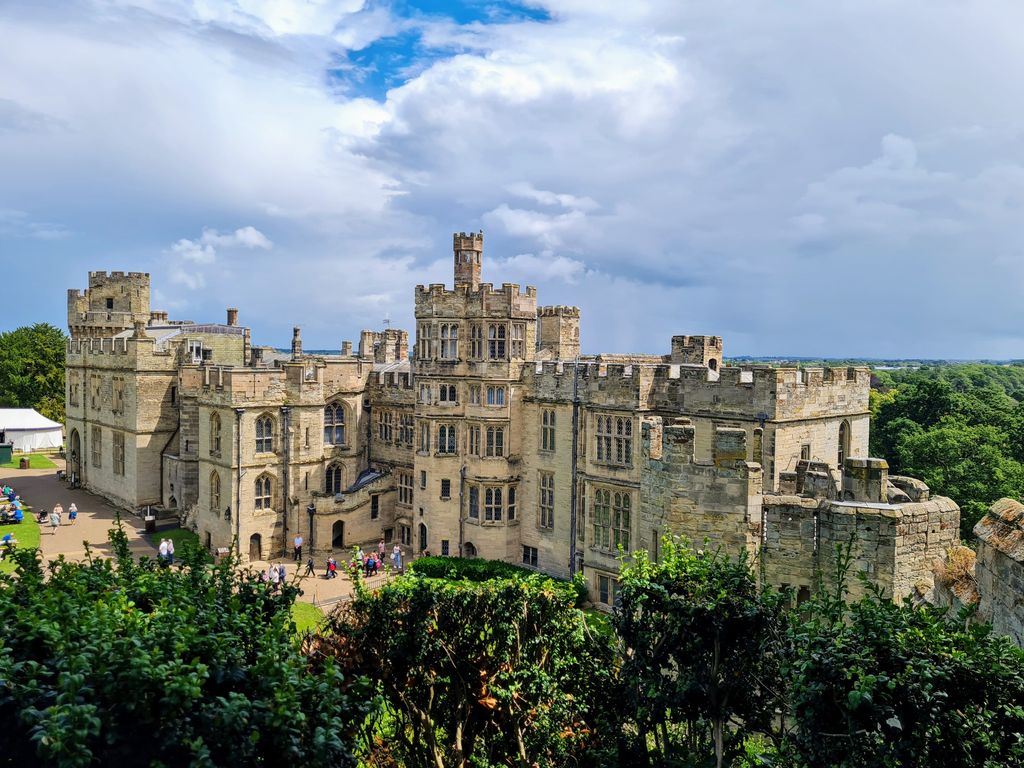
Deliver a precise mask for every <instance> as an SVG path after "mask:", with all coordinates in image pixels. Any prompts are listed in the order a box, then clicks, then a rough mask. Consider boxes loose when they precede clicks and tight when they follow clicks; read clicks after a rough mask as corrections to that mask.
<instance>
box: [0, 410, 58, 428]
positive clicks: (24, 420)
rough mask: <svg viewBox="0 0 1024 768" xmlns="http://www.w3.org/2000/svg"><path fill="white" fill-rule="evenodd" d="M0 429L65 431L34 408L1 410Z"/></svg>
mask: <svg viewBox="0 0 1024 768" xmlns="http://www.w3.org/2000/svg"><path fill="white" fill-rule="evenodd" d="M0 429H22V430H25V429H63V426H62V425H60V424H58V423H57V422H56V421H50V420H49V419H48V418H46V417H45V416H43V414H41V413H39V412H38V411H36V410H33V409H32V408H0Z"/></svg>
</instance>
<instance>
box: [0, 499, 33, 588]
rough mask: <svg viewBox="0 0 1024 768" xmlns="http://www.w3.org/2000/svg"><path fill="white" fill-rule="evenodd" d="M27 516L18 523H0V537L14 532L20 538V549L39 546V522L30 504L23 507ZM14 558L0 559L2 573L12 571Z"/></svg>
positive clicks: (0, 571) (15, 536)
mask: <svg viewBox="0 0 1024 768" xmlns="http://www.w3.org/2000/svg"><path fill="white" fill-rule="evenodd" d="M23 511H24V513H25V518H24V519H23V520H22V521H21V522H20V523H18V524H17V525H0V537H3V536H6V535H7V534H8V533H10V534H12V535H13V536H14V538H16V539H17V540H18V548H19V549H33V548H35V547H38V546H39V523H37V522H36V517H35V515H34V514H33V513H32V509H31V508H30V507H28V506H25V507H23ZM13 570H14V561H13V560H0V573H11V572H12V571H13Z"/></svg>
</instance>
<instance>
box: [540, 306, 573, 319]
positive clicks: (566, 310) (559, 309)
mask: <svg viewBox="0 0 1024 768" xmlns="http://www.w3.org/2000/svg"><path fill="white" fill-rule="evenodd" d="M579 316H580V308H579V307H572V306H567V305H561V304H560V305H557V306H548V307H537V317H576V318H578V317H579Z"/></svg>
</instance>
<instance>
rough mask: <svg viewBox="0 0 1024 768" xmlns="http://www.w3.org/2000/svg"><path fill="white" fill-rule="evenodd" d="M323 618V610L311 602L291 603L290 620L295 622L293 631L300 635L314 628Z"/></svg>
mask: <svg viewBox="0 0 1024 768" xmlns="http://www.w3.org/2000/svg"><path fill="white" fill-rule="evenodd" d="M323 619H324V612H323V611H321V610H320V609H319V608H317V607H316V606H315V605H313V604H312V603H294V604H293V605H292V620H293V621H294V622H295V631H296V632H297V633H298V634H300V635H301V634H303V633H305V632H310V631H312V630H314V629H316V628H317V626H319V624H320V622H321V621H323Z"/></svg>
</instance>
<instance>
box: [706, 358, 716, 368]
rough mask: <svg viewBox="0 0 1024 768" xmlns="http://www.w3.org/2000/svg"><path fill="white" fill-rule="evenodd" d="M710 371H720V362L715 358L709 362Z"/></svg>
mask: <svg viewBox="0 0 1024 768" xmlns="http://www.w3.org/2000/svg"><path fill="white" fill-rule="evenodd" d="M708 369H709V370H712V371H717V370H718V361H717V360H715V358H713V357H712V358H711V359H710V360H708Z"/></svg>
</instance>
